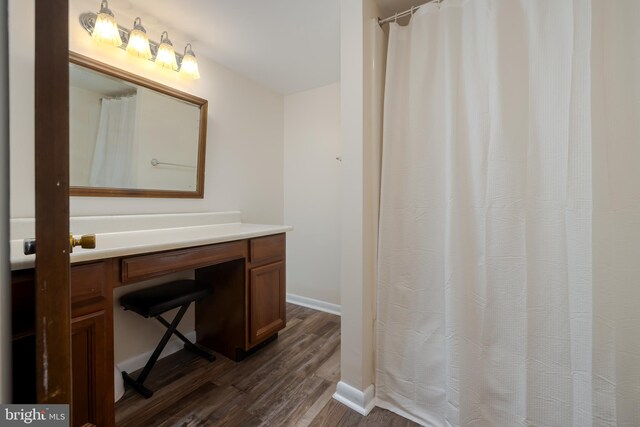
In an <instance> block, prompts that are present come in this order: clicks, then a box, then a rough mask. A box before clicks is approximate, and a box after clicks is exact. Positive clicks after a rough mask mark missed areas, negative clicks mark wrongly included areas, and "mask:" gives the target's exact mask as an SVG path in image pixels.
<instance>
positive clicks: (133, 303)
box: [120, 280, 213, 317]
mask: <svg viewBox="0 0 640 427" xmlns="http://www.w3.org/2000/svg"><path fill="white" fill-rule="evenodd" d="M212 292H213V288H212V287H211V284H209V283H206V282H198V281H196V280H176V281H175V282H169V283H165V284H164V285H159V286H153V287H151V288H146V289H141V290H139V291H135V292H131V293H130V294H127V295H124V296H122V297H121V298H120V305H121V306H122V307H124V309H125V310H131V311H135V312H136V313H138V314H139V315H140V316H144V317H155V316H157V315H159V314H162V313H164V312H165V311H169V310H171V309H173V308H176V307H180V306H181V305H183V304H187V303H190V302H193V301H198V300H201V299H202V298H204V297H206V296H207V295H209V294H211V293H212Z"/></svg>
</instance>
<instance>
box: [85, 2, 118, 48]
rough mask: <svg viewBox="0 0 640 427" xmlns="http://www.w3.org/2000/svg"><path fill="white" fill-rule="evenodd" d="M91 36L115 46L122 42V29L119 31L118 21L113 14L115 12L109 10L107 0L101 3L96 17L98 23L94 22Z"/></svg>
mask: <svg viewBox="0 0 640 427" xmlns="http://www.w3.org/2000/svg"><path fill="white" fill-rule="evenodd" d="M91 37H93V39H94V40H97V41H99V42H101V43H106V44H110V45H113V46H120V45H121V44H122V38H120V31H118V23H117V22H116V18H115V17H114V16H113V12H111V10H109V4H108V3H107V0H103V1H102V3H100V12H98V16H97V17H96V23H95V24H94V27H93V32H92V33H91Z"/></svg>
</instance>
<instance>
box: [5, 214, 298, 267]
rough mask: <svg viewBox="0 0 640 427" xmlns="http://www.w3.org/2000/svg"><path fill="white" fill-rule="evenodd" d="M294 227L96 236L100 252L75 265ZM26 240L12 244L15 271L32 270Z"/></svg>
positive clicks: (80, 252) (82, 256) (78, 255)
mask: <svg viewBox="0 0 640 427" xmlns="http://www.w3.org/2000/svg"><path fill="white" fill-rule="evenodd" d="M291 230H293V227H290V226H286V225H266V224H245V223H239V222H238V223H227V224H214V225H199V226H187V227H175V228H161V229H155V230H139V231H122V232H112V233H96V248H95V249H81V248H74V250H73V253H72V254H71V256H70V259H71V263H72V264H73V263H77V262H85V261H93V260H98V259H105V258H114V257H120V256H125V255H135V254H142V253H147V252H158V251H165V250H170V249H179V248H186V247H190V246H201V245H208V244H213V243H222V242H230V241H233V240H242V239H249V238H252V237H260V236H268V235H271V234H279V233H286V232H287V231H291ZM22 245H23V241H22V239H14V240H11V241H10V248H11V269H12V270H22V269H26V268H32V267H33V266H34V264H35V255H24V254H23V249H22Z"/></svg>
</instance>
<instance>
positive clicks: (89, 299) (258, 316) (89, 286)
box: [11, 213, 291, 426]
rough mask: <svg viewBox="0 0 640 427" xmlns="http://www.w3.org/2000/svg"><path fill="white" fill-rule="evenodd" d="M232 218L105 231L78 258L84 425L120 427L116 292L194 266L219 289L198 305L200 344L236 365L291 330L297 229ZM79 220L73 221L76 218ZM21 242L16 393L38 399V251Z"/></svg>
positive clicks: (77, 420) (76, 405)
mask: <svg viewBox="0 0 640 427" xmlns="http://www.w3.org/2000/svg"><path fill="white" fill-rule="evenodd" d="M197 215H199V214H196V215H195V216H194V218H195V217H197ZM203 215H204V216H206V215H207V214H201V216H203ZM209 215H212V216H211V218H214V219H216V218H217V219H219V217H216V216H215V215H216V214H209ZM229 215H230V216H231V218H232V219H233V220H237V222H231V223H218V224H212V225H186V226H180V227H171V228H158V229H151V230H136V229H130V230H126V231H116V232H104V233H97V248H96V249H95V250H82V249H80V250H76V251H74V253H73V254H72V255H71V263H72V264H71V280H70V287H71V317H72V325H71V328H72V375H73V411H74V415H73V421H74V425H78V426H85V425H96V426H111V425H113V424H114V409H113V408H114V404H113V400H114V399H113V394H114V392H113V370H112V366H113V362H114V361H113V303H114V302H113V290H114V289H115V288H118V287H123V286H128V285H130V284H133V283H139V282H142V281H145V280H147V279H151V278H158V277H161V276H164V275H167V274H170V273H175V272H178V271H184V270H194V271H195V277H196V279H199V280H204V281H207V282H209V283H211V286H212V287H213V289H214V292H213V294H212V295H211V296H210V297H208V298H206V299H204V300H201V301H199V302H197V303H196V307H195V316H196V320H195V328H196V336H197V342H198V343H199V344H201V345H204V346H205V347H208V348H210V349H212V350H215V351H217V352H218V353H220V354H223V355H224V356H226V357H228V358H231V359H233V360H236V361H238V360H241V359H243V358H244V357H246V355H248V354H250V353H251V352H253V351H256V350H257V349H259V348H260V347H261V346H262V345H265V344H266V343H268V342H269V341H270V340H272V339H275V338H276V337H277V333H278V331H279V330H281V329H282V328H284V327H285V324H286V315H285V313H286V311H285V294H286V285H285V262H286V238H285V233H286V232H287V231H290V230H291V227H287V226H271V225H259V224H244V223H240V222H239V214H234V213H231V214H227V217H226V219H227V220H228V219H229ZM187 216H188V215H187ZM139 217H157V216H149V215H147V216H142V215H141V216H139ZM178 217H179V216H178ZM183 217H184V216H183ZM198 218H199V217H198ZM211 218H208V219H211ZM121 219H122V221H121V222H122V224H125V223H126V224H129V225H128V227H129V228H132V227H135V225H136V221H138V222H139V223H140V224H143V223H147V224H149V223H152V222H153V221H151V220H150V219H147V220H146V221H145V219H144V218H131V216H129V217H128V219H127V218H121ZM152 219H156V218H152ZM181 220H182V219H181ZM189 221H190V220H189V219H188V220H187V221H186V222H187V223H189ZM199 221H202V218H200V219H199ZM71 222H72V226H73V224H74V219H73V218H72V220H71ZM76 222H77V228H79V229H81V230H82V229H83V227H85V228H90V227H91V225H89V224H88V223H89V222H90V220H88V219H87V218H80V219H78V221H76ZM113 222H114V221H113V220H112V219H111V220H107V225H106V226H105V229H106V230H107V231H111V229H118V224H117V220H116V221H115V222H116V223H113ZM171 222H174V223H175V221H171ZM214 222H215V221H214ZM20 243H21V241H20V240H19V239H15V240H13V241H12V242H11V244H12V269H13V272H12V291H13V295H12V299H13V345H14V351H13V352H14V378H16V380H15V381H14V394H15V396H14V397H15V398H16V401H20V400H24V401H25V402H27V401H30V402H33V401H35V398H34V396H35V394H34V393H35V391H34V389H33V385H34V384H35V378H34V369H33V367H34V365H35V350H34V343H35V339H34V319H35V304H34V283H35V281H34V270H33V262H34V260H33V258H34V257H33V256H31V257H28V256H24V255H22V254H20V248H19V245H20ZM51 303H52V304H55V301H52V302H51Z"/></svg>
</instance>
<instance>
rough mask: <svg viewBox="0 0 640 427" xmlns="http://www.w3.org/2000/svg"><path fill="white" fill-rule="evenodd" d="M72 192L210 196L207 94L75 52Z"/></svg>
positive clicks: (72, 56)
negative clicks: (199, 94)
mask: <svg viewBox="0 0 640 427" xmlns="http://www.w3.org/2000/svg"><path fill="white" fill-rule="evenodd" d="M69 95H70V96H69V151H70V168H69V175H70V177H69V178H70V195H71V196H93V197H96V196H98V197H166V198H202V197H203V196H204V166H205V145H206V133H207V107H208V103H207V100H205V99H202V98H198V97H196V96H193V95H189V94H187V93H184V92H181V91H178V90H176V89H173V88H170V87H168V86H165V85H162V84H159V83H156V82H154V81H152V80H149V79H145V78H143V77H140V76H137V75H135V74H131V73H129V72H126V71H123V70H120V69H118V68H115V67H112V66H110V65H107V64H104V63H101V62H98V61H95V60H93V59H91V58H88V57H86V56H83V55H80V54H77V53H74V52H71V53H70V55H69Z"/></svg>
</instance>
